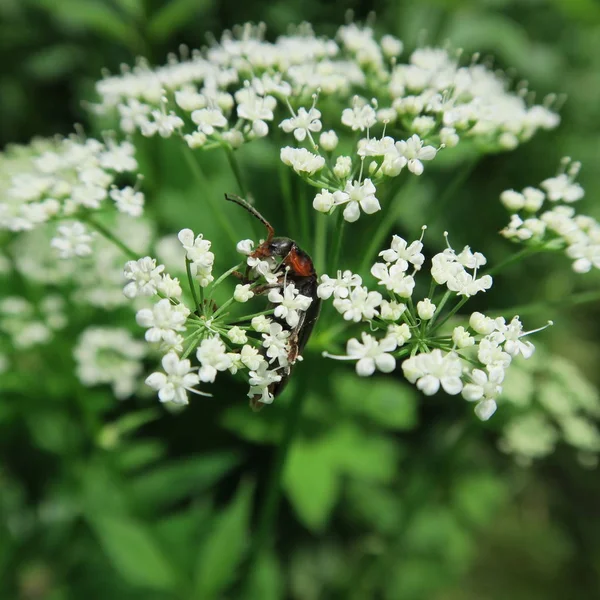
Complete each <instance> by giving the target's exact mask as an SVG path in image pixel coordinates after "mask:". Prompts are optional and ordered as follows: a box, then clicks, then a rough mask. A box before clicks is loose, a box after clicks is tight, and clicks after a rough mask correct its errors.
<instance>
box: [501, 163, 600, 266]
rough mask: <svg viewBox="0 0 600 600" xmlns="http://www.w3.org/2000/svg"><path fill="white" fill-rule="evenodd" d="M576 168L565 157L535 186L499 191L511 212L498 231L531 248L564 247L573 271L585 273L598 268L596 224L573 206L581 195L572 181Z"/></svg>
mask: <svg viewBox="0 0 600 600" xmlns="http://www.w3.org/2000/svg"><path fill="white" fill-rule="evenodd" d="M580 167H581V164H580V163H578V162H571V161H570V159H569V158H565V159H563V161H562V165H561V169H560V171H559V173H558V174H557V175H556V177H550V178H549V179H545V180H544V181H542V183H541V184H540V187H539V188H534V187H526V188H525V189H524V190H522V191H521V192H517V191H515V190H505V191H504V192H502V194H501V195H500V201H501V202H502V204H504V206H505V207H506V208H507V209H508V210H509V211H510V212H511V213H512V214H511V218H510V223H509V224H508V226H507V227H505V228H504V229H503V230H502V231H501V233H502V235H504V236H505V237H507V238H509V239H511V240H513V241H516V242H519V243H522V244H524V245H527V246H529V247H531V249H532V250H564V251H565V254H566V255H567V256H568V257H569V258H570V259H571V260H572V261H573V265H572V267H573V271H575V272H576V273H587V272H588V271H590V270H591V269H592V267H595V268H596V269H600V223H598V221H597V220H596V219H594V218H593V217H590V216H587V215H581V214H578V213H577V212H576V211H575V208H574V206H573V203H575V202H577V201H578V200H580V199H581V198H583V195H584V190H583V188H582V187H581V185H579V184H578V183H577V182H576V177H577V175H578V173H579V169H580ZM540 188H541V189H540Z"/></svg>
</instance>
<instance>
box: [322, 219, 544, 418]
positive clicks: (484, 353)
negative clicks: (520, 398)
mask: <svg viewBox="0 0 600 600" xmlns="http://www.w3.org/2000/svg"><path fill="white" fill-rule="evenodd" d="M424 229H425V228H423V231H424ZM446 243H447V244H448V246H447V248H446V249H445V250H443V251H442V252H439V253H438V254H435V255H434V256H433V257H432V259H431V268H430V276H431V281H430V290H431V292H430V293H431V294H433V295H432V296H431V297H425V298H423V299H421V300H418V301H416V302H415V299H414V298H413V294H414V290H415V276H416V274H417V273H419V276H421V273H422V271H423V270H424V269H423V266H424V264H425V257H424V255H423V254H422V253H421V250H422V249H423V243H422V238H421V239H420V240H417V241H414V242H412V243H410V244H409V243H408V242H407V241H406V240H404V239H403V238H401V237H400V236H397V235H395V236H393V238H392V243H391V246H390V248H388V249H386V250H383V251H382V252H381V253H380V256H381V257H382V258H383V261H384V262H376V263H375V264H374V265H373V266H372V267H371V274H372V275H373V276H374V277H375V279H376V280H378V283H379V285H380V286H382V288H383V290H384V291H385V292H386V293H387V296H388V297H387V298H386V299H384V296H383V294H381V293H379V292H375V291H369V289H368V288H367V287H366V286H363V285H362V279H361V278H360V277H359V276H358V275H354V274H352V273H351V272H349V271H345V272H344V274H343V275H342V274H341V273H338V276H337V278H336V279H332V278H331V277H329V276H328V275H323V276H322V277H321V283H320V285H319V287H318V289H317V294H318V295H319V297H321V298H323V299H330V298H331V297H332V296H333V306H334V308H335V309H336V310H337V311H338V312H339V313H340V314H341V315H342V316H343V317H344V319H346V320H352V321H354V322H356V323H359V322H360V323H364V324H365V325H367V326H368V328H369V333H366V332H364V331H363V332H362V333H361V341H359V340H358V339H356V338H352V339H350V340H349V341H348V343H347V346H346V354H345V355H333V354H330V353H328V352H325V353H324V356H326V357H329V358H334V359H338V360H353V361H356V372H357V374H358V375H360V376H361V377H368V376H371V375H373V374H374V373H375V371H376V370H378V371H381V372H382V373H390V372H391V371H393V370H394V369H395V368H396V364H397V362H398V361H401V368H402V372H403V374H404V376H405V377H406V379H407V380H408V381H409V382H410V383H413V384H415V385H416V386H417V388H418V389H419V390H421V392H422V393H423V394H425V395H427V396H431V395H433V394H436V393H438V392H439V391H444V392H445V393H447V394H449V395H452V396H455V395H458V394H462V396H463V398H465V400H468V401H469V402H474V403H475V414H476V415H477V416H478V417H479V418H480V419H482V420H487V419H489V418H490V417H491V416H492V415H493V413H494V412H495V410H496V400H497V399H498V397H499V396H500V394H501V393H502V382H503V380H504V376H505V372H506V370H507V369H508V367H509V365H510V364H511V362H512V360H513V358H516V357H518V356H519V355H520V356H521V357H523V358H529V357H531V355H532V354H533V351H534V349H535V348H534V346H533V344H532V343H531V342H530V341H528V340H526V339H524V338H525V336H527V335H529V334H530V333H533V332H524V331H523V325H522V323H521V321H520V319H519V317H518V316H515V317H513V318H512V320H511V321H510V322H509V323H506V321H505V319H504V318H503V317H498V318H496V319H492V318H490V317H487V316H485V315H484V314H482V313H479V312H474V313H473V314H472V315H471V317H470V319H469V321H468V326H467V327H465V326H463V325H458V326H454V327H449V328H448V330H447V328H446V327H445V324H446V322H447V321H448V320H449V319H450V318H451V317H452V316H453V315H454V314H455V313H456V312H457V310H458V309H459V308H460V307H461V306H462V305H463V304H465V302H466V301H467V300H468V299H469V298H470V297H471V296H474V295H476V294H479V293H484V292H486V291H488V290H489V289H490V288H491V286H492V278H491V276H490V275H487V274H483V275H481V274H480V273H479V272H478V271H479V270H480V269H481V267H483V266H484V265H485V264H486V262H487V261H486V258H485V257H484V256H483V254H481V253H480V252H472V251H471V249H470V248H469V247H468V246H466V247H465V248H464V249H463V250H462V251H461V252H459V253H457V252H456V251H455V250H454V249H453V248H452V247H451V246H450V244H449V242H448V236H447V234H446ZM436 291H437V295H436V293H435V292H436ZM452 299H454V307H453V308H449V306H450V305H451V304H452ZM400 300H402V302H400ZM378 333H379V334H380V335H379V336H377V334H378Z"/></svg>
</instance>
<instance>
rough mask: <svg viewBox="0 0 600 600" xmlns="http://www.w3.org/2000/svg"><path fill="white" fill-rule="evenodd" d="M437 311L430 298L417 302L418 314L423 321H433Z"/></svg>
mask: <svg viewBox="0 0 600 600" xmlns="http://www.w3.org/2000/svg"><path fill="white" fill-rule="evenodd" d="M435 309H436V306H435V304H434V303H433V302H432V301H431V300H430V299H429V298H425V299H424V300H420V301H419V302H417V314H418V315H419V317H420V318H421V319H423V321H429V320H430V319H432V318H433V315H434V314H435Z"/></svg>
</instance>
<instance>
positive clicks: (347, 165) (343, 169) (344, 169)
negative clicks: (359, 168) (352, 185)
mask: <svg viewBox="0 0 600 600" xmlns="http://www.w3.org/2000/svg"><path fill="white" fill-rule="evenodd" d="M333 173H334V175H335V176H336V177H339V178H340V179H346V177H348V175H350V173H352V159H351V158H350V157H349V156H338V157H337V159H336V161H335V165H334V166H333Z"/></svg>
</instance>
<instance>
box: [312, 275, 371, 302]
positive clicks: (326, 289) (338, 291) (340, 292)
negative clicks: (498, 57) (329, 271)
mask: <svg viewBox="0 0 600 600" xmlns="http://www.w3.org/2000/svg"><path fill="white" fill-rule="evenodd" d="M359 285H362V278H361V276H360V275H356V274H354V273H352V271H349V270H346V271H344V272H343V273H342V271H338V272H337V277H336V278H335V279H333V278H331V277H329V275H321V279H320V283H319V286H318V287H317V296H318V297H319V298H321V299H323V300H328V299H329V298H331V296H332V295H333V296H334V297H335V298H347V297H348V295H349V293H350V290H352V288H355V287H357V286H359Z"/></svg>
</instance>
